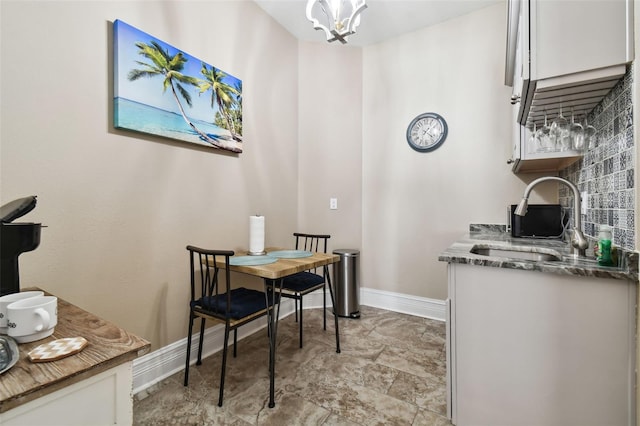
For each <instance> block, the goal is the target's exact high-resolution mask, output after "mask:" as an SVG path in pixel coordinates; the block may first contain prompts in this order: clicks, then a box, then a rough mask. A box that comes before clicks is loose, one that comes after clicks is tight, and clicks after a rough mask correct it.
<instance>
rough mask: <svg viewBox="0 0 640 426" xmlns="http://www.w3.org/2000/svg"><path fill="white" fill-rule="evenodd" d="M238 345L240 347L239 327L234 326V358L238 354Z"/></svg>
mask: <svg viewBox="0 0 640 426" xmlns="http://www.w3.org/2000/svg"><path fill="white" fill-rule="evenodd" d="M237 347H238V329H237V328H234V329H233V357H234V358H235V357H236V356H238V352H237V351H236V348H237Z"/></svg>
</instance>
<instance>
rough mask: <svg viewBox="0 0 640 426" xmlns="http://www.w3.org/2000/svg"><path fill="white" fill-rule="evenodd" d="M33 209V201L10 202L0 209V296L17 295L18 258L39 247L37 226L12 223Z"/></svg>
mask: <svg viewBox="0 0 640 426" xmlns="http://www.w3.org/2000/svg"><path fill="white" fill-rule="evenodd" d="M35 206H36V197H35V195H32V196H30V197H24V198H20V199H17V200H13V201H11V202H9V203H7V204H5V205H3V206H2V207H0V261H1V262H0V296H4V295H5V294H11V293H17V292H19V291H20V274H19V272H18V256H20V254H21V253H24V252H26V251H31V250H35V249H36V248H37V247H38V245H39V244H40V228H41V226H42V224H40V223H27V222H24V223H12V222H13V220H14V219H17V218H19V217H21V216H24V215H25V214H27V213H29V212H30V211H31V210H33V209H34V208H35Z"/></svg>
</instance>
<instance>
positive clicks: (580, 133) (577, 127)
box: [569, 108, 584, 152]
mask: <svg viewBox="0 0 640 426" xmlns="http://www.w3.org/2000/svg"><path fill="white" fill-rule="evenodd" d="M575 118H576V117H575V112H574V111H573V108H572V109H571V124H570V125H569V140H570V141H571V148H572V149H575V150H576V151H580V152H584V129H583V127H582V124H580V123H576V121H575Z"/></svg>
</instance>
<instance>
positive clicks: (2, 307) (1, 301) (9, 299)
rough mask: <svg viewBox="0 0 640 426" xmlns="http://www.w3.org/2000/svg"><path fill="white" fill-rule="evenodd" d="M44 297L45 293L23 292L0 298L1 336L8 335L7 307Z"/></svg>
mask: <svg viewBox="0 0 640 426" xmlns="http://www.w3.org/2000/svg"><path fill="white" fill-rule="evenodd" d="M41 296H44V291H23V292H19V293H11V294H7V295H4V296H2V297H0V334H7V306H9V305H10V304H11V303H13V302H17V301H18V300H22V299H29V298H32V297H41Z"/></svg>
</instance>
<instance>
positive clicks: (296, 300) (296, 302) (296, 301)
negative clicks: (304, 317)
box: [293, 299, 302, 322]
mask: <svg viewBox="0 0 640 426" xmlns="http://www.w3.org/2000/svg"><path fill="white" fill-rule="evenodd" d="M293 302H294V303H295V305H296V322H298V299H294V300H293ZM300 309H302V308H300Z"/></svg>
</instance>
